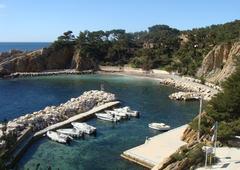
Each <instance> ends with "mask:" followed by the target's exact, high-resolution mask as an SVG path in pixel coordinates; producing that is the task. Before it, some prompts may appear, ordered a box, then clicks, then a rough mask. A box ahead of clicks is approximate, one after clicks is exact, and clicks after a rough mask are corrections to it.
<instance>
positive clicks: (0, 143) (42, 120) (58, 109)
mask: <svg viewBox="0 0 240 170" xmlns="http://www.w3.org/2000/svg"><path fill="white" fill-rule="evenodd" d="M115 100H116V97H115V95H114V94H111V93H107V92H104V91H98V90H91V91H87V92H84V93H83V94H82V95H81V96H79V97H77V98H71V99H70V100H69V101H67V102H66V103H63V104H60V105H59V106H48V107H46V108H44V109H43V110H40V111H37V112H33V113H31V114H26V115H24V116H21V117H19V118H16V119H14V120H11V121H9V122H7V123H6V124H0V127H1V130H0V149H4V147H6V141H5V139H6V136H11V135H13V134H15V136H16V137H17V138H19V137H20V136H21V135H22V134H23V132H24V131H26V129H29V128H31V131H32V132H37V131H39V130H41V129H44V128H46V127H47V126H50V125H53V124H55V123H58V122H61V121H64V120H66V119H68V118H70V117H72V116H74V115H76V114H79V113H82V112H86V111H88V110H90V109H92V108H93V107H95V106H99V105H102V104H105V103H108V102H111V101H115ZM5 149H10V148H5Z"/></svg>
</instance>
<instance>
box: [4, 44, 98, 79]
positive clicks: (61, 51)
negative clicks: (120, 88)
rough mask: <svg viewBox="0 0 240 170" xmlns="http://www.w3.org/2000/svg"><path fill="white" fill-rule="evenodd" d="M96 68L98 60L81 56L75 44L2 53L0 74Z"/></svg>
mask: <svg viewBox="0 0 240 170" xmlns="http://www.w3.org/2000/svg"><path fill="white" fill-rule="evenodd" d="M69 68H72V69H76V70H79V71H81V70H88V69H96V68H97V65H96V62H95V61H93V60H91V59H89V58H88V57H87V56H81V55H80V50H75V48H74V47H73V46H66V47H63V48H58V49H52V48H45V49H40V50H36V51H33V52H21V51H13V52H6V53H1V54H0V76H4V75H8V74H11V73H14V72H40V71H44V70H57V69H69Z"/></svg>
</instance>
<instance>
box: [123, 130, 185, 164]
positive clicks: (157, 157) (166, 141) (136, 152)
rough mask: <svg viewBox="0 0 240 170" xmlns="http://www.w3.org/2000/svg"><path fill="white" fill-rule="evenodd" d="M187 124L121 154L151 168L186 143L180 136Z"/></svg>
mask: <svg viewBox="0 0 240 170" xmlns="http://www.w3.org/2000/svg"><path fill="white" fill-rule="evenodd" d="M187 126H188V125H183V126H181V127H178V128H175V129H172V130H170V131H168V132H165V133H162V134H159V135H157V136H154V137H152V138H150V139H149V140H148V141H147V142H145V143H144V144H142V145H140V146H137V147H135V148H132V149H129V150H127V151H125V152H123V154H122V155H121V156H122V157H123V158H125V159H128V160H130V161H132V162H135V163H138V164H140V165H142V166H145V167H147V168H153V167H154V166H156V165H159V164H161V163H162V162H163V161H164V160H165V159H166V158H168V157H169V156H170V155H171V154H173V153H174V152H175V151H176V150H177V149H178V148H179V147H181V146H183V145H185V144H186V143H185V142H183V141H182V140H181V136H182V134H183V132H184V130H185V129H186V128H187Z"/></svg>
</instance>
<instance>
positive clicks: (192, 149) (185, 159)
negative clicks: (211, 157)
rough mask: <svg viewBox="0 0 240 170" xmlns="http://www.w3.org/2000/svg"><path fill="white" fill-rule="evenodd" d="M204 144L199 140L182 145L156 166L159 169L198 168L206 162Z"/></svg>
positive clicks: (183, 169) (180, 169)
mask: <svg viewBox="0 0 240 170" xmlns="http://www.w3.org/2000/svg"><path fill="white" fill-rule="evenodd" d="M204 158H205V157H204V152H203V151H202V145H201V144H198V143H197V142H194V143H190V144H187V145H184V146H182V147H180V148H179V149H178V150H177V151H176V152H175V153H174V154H172V155H171V156H170V157H169V158H168V159H166V160H165V161H164V162H163V163H161V164H160V165H158V166H157V167H155V168H154V169H158V170H185V169H196V168H197V167H200V166H202V165H203V163H204Z"/></svg>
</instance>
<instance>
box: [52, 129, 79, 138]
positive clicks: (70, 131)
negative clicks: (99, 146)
mask: <svg viewBox="0 0 240 170" xmlns="http://www.w3.org/2000/svg"><path fill="white" fill-rule="evenodd" d="M56 131H57V132H58V133H59V134H64V135H68V136H71V137H76V138H79V137H82V136H83V132H82V131H80V130H78V129H75V128H72V129H71V128H68V129H58V130H56Z"/></svg>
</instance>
